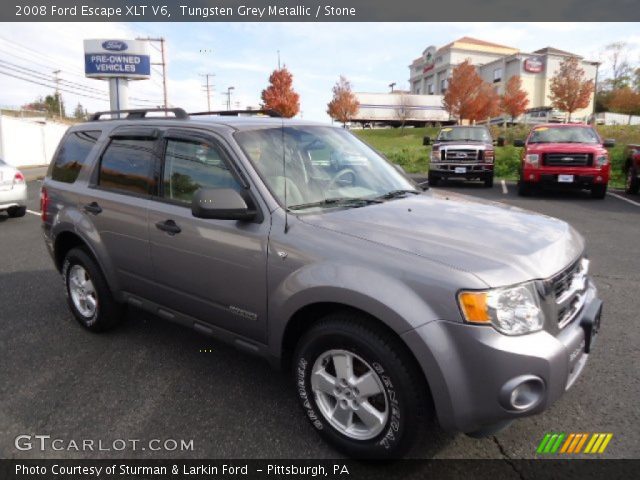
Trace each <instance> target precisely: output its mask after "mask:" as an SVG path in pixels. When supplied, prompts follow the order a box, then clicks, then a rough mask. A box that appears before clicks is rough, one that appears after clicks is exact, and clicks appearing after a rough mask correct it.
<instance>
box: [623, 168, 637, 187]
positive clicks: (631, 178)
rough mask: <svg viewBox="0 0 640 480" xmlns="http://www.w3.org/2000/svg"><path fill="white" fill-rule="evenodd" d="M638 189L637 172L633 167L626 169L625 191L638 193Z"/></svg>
mask: <svg viewBox="0 0 640 480" xmlns="http://www.w3.org/2000/svg"><path fill="white" fill-rule="evenodd" d="M639 190H640V181H639V180H638V173H637V172H636V169H635V168H634V167H631V166H630V167H629V168H628V169H627V181H626V184H625V189H624V191H625V192H627V193H638V191H639Z"/></svg>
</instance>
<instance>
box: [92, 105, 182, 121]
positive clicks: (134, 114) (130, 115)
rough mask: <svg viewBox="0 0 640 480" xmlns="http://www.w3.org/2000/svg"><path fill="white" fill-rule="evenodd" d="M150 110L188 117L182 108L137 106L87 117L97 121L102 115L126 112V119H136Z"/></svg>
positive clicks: (177, 116) (178, 116) (176, 116)
mask: <svg viewBox="0 0 640 480" xmlns="http://www.w3.org/2000/svg"><path fill="white" fill-rule="evenodd" d="M152 112H163V113H173V115H174V117H169V118H171V119H175V118H177V119H180V120H186V119H187V118H189V114H188V113H187V112H185V111H184V109H182V108H139V109H135V110H109V111H105V112H96V113H94V114H92V115H91V116H90V117H89V121H90V122H97V121H98V120H100V117H102V116H103V115H114V114H115V115H120V114H125V113H126V114H127V116H126V117H124V118H126V119H127V120H136V119H141V118H146V117H147V113H152ZM157 118H161V117H154V119H157Z"/></svg>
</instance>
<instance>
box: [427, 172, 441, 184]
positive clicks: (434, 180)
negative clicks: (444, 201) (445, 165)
mask: <svg viewBox="0 0 640 480" xmlns="http://www.w3.org/2000/svg"><path fill="white" fill-rule="evenodd" d="M427 181H428V183H429V186H430V187H435V186H436V185H438V182H439V181H440V177H439V176H437V175H436V174H435V173H431V172H429V174H428V177H427Z"/></svg>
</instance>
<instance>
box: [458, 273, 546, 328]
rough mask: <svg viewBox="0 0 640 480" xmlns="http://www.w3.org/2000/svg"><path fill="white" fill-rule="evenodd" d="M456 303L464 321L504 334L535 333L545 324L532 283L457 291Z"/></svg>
mask: <svg viewBox="0 0 640 480" xmlns="http://www.w3.org/2000/svg"><path fill="white" fill-rule="evenodd" d="M458 302H459V304H460V309H461V310H462V314H463V316H464V318H465V320H466V321H467V322H469V323H474V324H484V325H492V326H493V327H494V328H495V329H496V330H498V331H499V332H500V333H504V334H505V335H521V334H523V333H531V332H536V331H538V330H541V329H542V326H543V324H544V313H543V312H542V310H541V309H540V304H539V302H538V295H537V292H536V288H535V285H534V284H533V282H528V283H523V284H520V285H516V286H513V287H504V288H494V289H491V290H484V291H465V292H460V293H459V294H458Z"/></svg>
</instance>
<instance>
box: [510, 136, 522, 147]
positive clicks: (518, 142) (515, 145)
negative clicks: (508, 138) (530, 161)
mask: <svg viewBox="0 0 640 480" xmlns="http://www.w3.org/2000/svg"><path fill="white" fill-rule="evenodd" d="M513 146H514V147H524V140H522V139H520V138H519V139H517V140H514V141H513Z"/></svg>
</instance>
